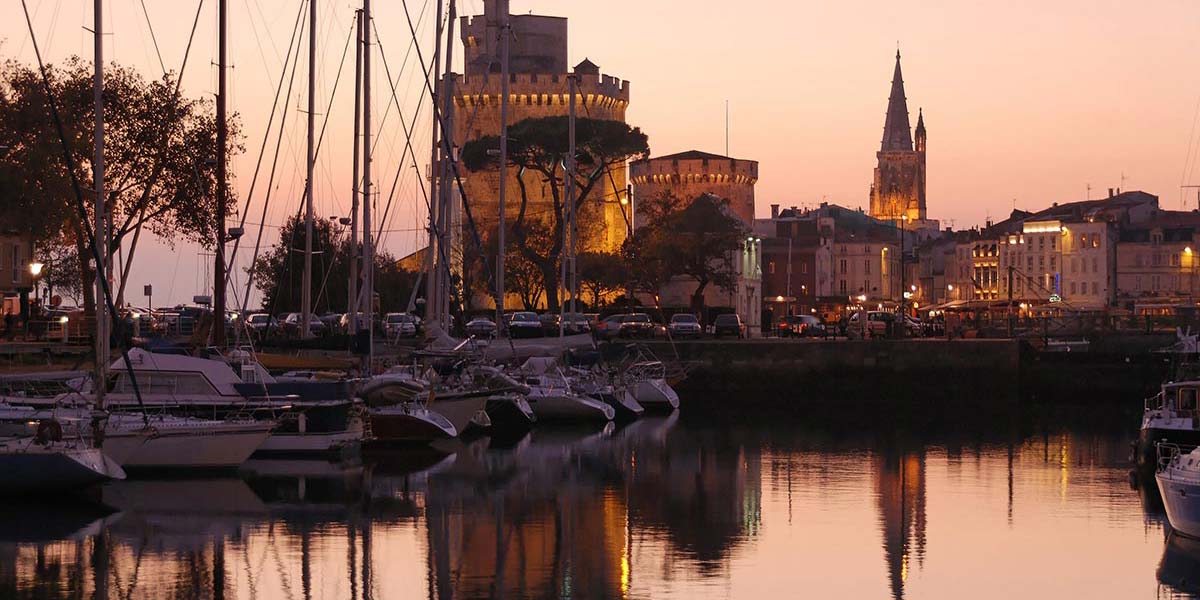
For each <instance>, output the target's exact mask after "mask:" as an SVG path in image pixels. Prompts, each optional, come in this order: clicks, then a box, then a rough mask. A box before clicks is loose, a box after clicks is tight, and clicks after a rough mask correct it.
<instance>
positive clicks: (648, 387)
mask: <svg viewBox="0 0 1200 600" xmlns="http://www.w3.org/2000/svg"><path fill="white" fill-rule="evenodd" d="M633 397H634V399H635V400H637V402H638V404H641V405H642V406H643V407H645V408H646V410H654V411H672V410H675V409H677V408H679V394H676V393H675V390H674V389H672V388H671V386H670V385H669V384H667V382H666V380H663V379H643V380H641V381H639V382H637V384H635V385H634V386H633Z"/></svg>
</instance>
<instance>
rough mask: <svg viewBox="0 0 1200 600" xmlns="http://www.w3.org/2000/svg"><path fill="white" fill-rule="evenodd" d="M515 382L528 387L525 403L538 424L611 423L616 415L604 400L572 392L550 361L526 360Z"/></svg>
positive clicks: (544, 358)
mask: <svg viewBox="0 0 1200 600" xmlns="http://www.w3.org/2000/svg"><path fill="white" fill-rule="evenodd" d="M517 380H518V381H520V382H521V383H522V384H524V385H525V386H527V387H528V388H529V393H528V394H527V395H526V396H525V400H526V401H527V402H528V403H529V406H530V408H532V409H533V414H535V415H537V418H538V421H611V420H612V419H613V417H614V416H616V410H615V409H614V408H613V407H611V406H609V405H608V404H605V403H604V402H603V401H600V400H596V399H595V398H590V397H588V396H585V395H583V394H580V393H577V392H575V391H574V390H573V389H572V386H571V381H570V380H569V379H568V378H567V377H566V375H564V374H563V372H562V370H561V369H559V368H558V363H557V361H556V360H555V359H553V358H547V357H537V356H535V357H531V358H529V359H526V361H525V362H524V363H522V365H521V367H520V369H519V370H518V377H517Z"/></svg>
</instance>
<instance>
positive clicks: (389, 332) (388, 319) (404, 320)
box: [383, 313, 417, 340]
mask: <svg viewBox="0 0 1200 600" xmlns="http://www.w3.org/2000/svg"><path fill="white" fill-rule="evenodd" d="M383 333H384V335H386V336H387V338H388V339H389V340H392V339H397V338H402V337H416V335H417V317H416V316H414V315H410V314H408V313H388V314H387V315H385V316H384V318H383Z"/></svg>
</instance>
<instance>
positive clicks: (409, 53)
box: [371, 0, 436, 156]
mask: <svg viewBox="0 0 1200 600" xmlns="http://www.w3.org/2000/svg"><path fill="white" fill-rule="evenodd" d="M428 6H429V0H425V2H424V4H422V5H421V12H420V14H418V15H417V20H421V18H422V17H424V16H425V9H426V8H428ZM372 27H374V25H372ZM375 34H376V35H378V34H379V29H378V28H375ZM416 40H417V38H416V36H415V35H414V36H413V39H412V41H410V42H409V43H408V48H407V49H406V50H405V52H404V60H403V61H402V62H401V63H400V70H399V71H397V72H396V80H395V82H393V81H392V77H391V75H390V74H389V75H388V85H390V86H391V87H392V88H395V87H396V84H397V83H400V77H401V76H402V75H403V74H404V71H405V68H406V67H407V66H408V59H409V57H410V56H412V51H413V47H414V46H416ZM377 45H378V44H377ZM379 52H380V54H381V55H382V54H383V48H382V46H381V47H380V49H379ZM386 60H387V59H386V58H385V59H384V61H385V63H386ZM429 68H430V69H433V66H432V65H430V67H429ZM421 71H422V73H425V74H426V75H425V76H426V77H428V71H426V70H425V63H421ZM435 76H436V74H435ZM394 95H395V94H393V96H394ZM404 99H405V100H408V96H405V98H404ZM424 99H425V96H424V92H422V95H421V97H419V98H417V104H418V105H419V104H420V103H421V101H422V100H424ZM397 110H399V106H398V105H397ZM391 111H392V104H391V103H390V102H389V103H388V104H387V105H385V106H384V109H383V116H382V117H380V119H379V127H378V133H377V134H376V136H375V140H374V144H373V145H372V146H371V156H375V150H377V149H378V148H379V144H380V143H382V141H383V139H382V138H383V126H384V124H385V123H387V118H388V115H390V114H391ZM403 119H404V117H403V113H402V112H401V121H403ZM415 121H416V120H415V119H414V122H415ZM402 124H403V123H402ZM395 138H396V136H393V138H392V139H393V141H394V140H395Z"/></svg>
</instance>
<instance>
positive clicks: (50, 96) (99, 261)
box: [21, 0, 146, 418]
mask: <svg viewBox="0 0 1200 600" xmlns="http://www.w3.org/2000/svg"><path fill="white" fill-rule="evenodd" d="M21 9H22V10H23V11H24V12H25V25H26V26H27V27H28V28H29V38H30V41H31V42H32V43H33V53H34V55H35V56H37V63H38V71H39V72H40V73H41V75H42V86H43V87H44V88H45V91H46V105H47V106H48V107H49V108H50V116H51V117H52V118H53V120H54V128H55V130H57V133H58V142H59V144H60V146H61V147H62V153H63V159H64V161H65V162H66V166H67V173H68V174H69V175H70V177H69V179H70V181H71V191H72V193H73V194H74V196H75V208H76V210H78V211H79V216H80V221H81V223H80V224H81V225H82V226H83V232H84V234H85V235H87V238H88V239H87V243H88V249H89V250H90V251H91V254H92V260H94V261H96V263H95V264H96V266H97V267H99V266H100V265H103V264H104V259H103V258H101V256H100V247H99V246H97V245H96V232H95V231H94V230H93V229H92V224H91V223H90V222H88V212H87V206H86V205H85V204H84V201H83V190H82V189H81V188H80V185H79V177H78V176H77V175H76V173H75V156H74V155H73V154H71V147H70V145H68V144H67V132H66V130H65V129H64V128H63V123H62V117H61V116H60V115H59V112H58V103H57V102H55V101H54V88H52V87H51V86H50V76H49V74H48V73H47V72H46V64H45V62H43V61H42V51H41V49H40V48H38V43H37V36H36V34H35V33H34V31H33V20H32V19H31V18H30V17H29V5H28V4H27V2H26V0H21ZM96 280H97V281H99V282H100V291H101V293H102V295H103V296H104V303H105V304H107V305H108V306H107V308H108V310H109V311H111V312H110V314H112V315H116V314H117V307H116V306H114V304H113V295H112V288H111V287H110V286H109V285H108V278H107V277H97V278H96ZM113 325H114V328H113V329H114V333H116V335H117V339H123V337H124V336H123V334H124V329H125V320H124V319H113ZM117 348H118V349H119V350H120V351H121V358H123V359H124V360H125V369H126V371H127V374H128V375H129V383H130V384H131V385H132V386H133V394H134V396H135V397H136V398H137V402H138V407H140V408H141V409H142V411H143V413H142V414H143V418H145V409H146V406H145V405H144V404H143V403H142V391H141V388H140V387H138V383H137V376H136V375H134V372H133V361H131V360H129V349H128V348H126V347H125V344H117ZM100 383H101V382H97V384H100Z"/></svg>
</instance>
